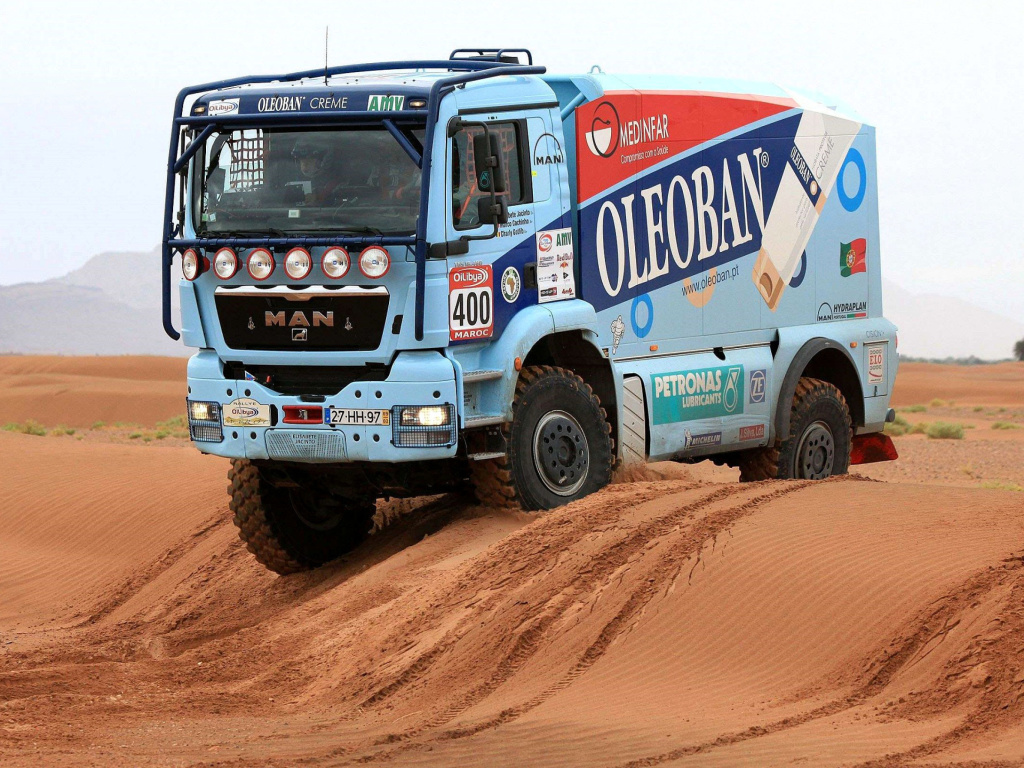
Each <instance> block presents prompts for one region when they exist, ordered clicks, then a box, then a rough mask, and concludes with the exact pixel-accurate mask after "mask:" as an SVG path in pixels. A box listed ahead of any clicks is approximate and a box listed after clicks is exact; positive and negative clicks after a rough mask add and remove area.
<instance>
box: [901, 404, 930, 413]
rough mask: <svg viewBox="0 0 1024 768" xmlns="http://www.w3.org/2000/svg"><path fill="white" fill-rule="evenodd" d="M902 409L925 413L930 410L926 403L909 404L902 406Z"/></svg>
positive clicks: (908, 411)
mask: <svg viewBox="0 0 1024 768" xmlns="http://www.w3.org/2000/svg"><path fill="white" fill-rule="evenodd" d="M900 410H901V411H904V412H906V413H924V412H925V411H927V410H928V407H927V406H924V405H907V406H904V407H903V408H900Z"/></svg>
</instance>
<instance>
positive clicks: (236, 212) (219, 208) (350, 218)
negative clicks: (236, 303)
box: [193, 127, 424, 235]
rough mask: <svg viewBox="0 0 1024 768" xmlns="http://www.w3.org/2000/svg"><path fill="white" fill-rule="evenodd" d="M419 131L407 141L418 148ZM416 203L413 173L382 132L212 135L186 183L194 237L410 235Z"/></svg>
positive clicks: (248, 130) (416, 182) (393, 142)
mask: <svg viewBox="0 0 1024 768" xmlns="http://www.w3.org/2000/svg"><path fill="white" fill-rule="evenodd" d="M423 133H424V131H423V130H422V129H417V130H413V131H410V132H409V133H408V134H407V135H409V136H411V137H412V138H413V139H414V140H413V142H412V143H413V144H414V145H415V144H416V143H419V144H420V146H422V143H423ZM419 204H420V169H419V168H417V167H416V163H414V162H413V160H412V158H411V157H409V155H408V154H407V153H406V152H405V150H403V149H402V147H401V146H400V145H399V144H398V142H397V141H396V140H395V138H394V137H393V136H392V135H391V134H390V133H389V132H388V131H387V130H386V129H384V128H382V127H381V128H376V127H374V128H345V129H340V130H316V131H296V130H283V129H281V130H274V129H267V128H245V129H242V128H240V129H237V130H234V131H231V132H230V133H229V132H224V133H214V134H211V135H210V138H208V139H207V141H206V145H205V147H203V149H202V150H201V151H200V153H199V155H198V157H197V162H196V176H195V177H194V179H193V210H194V211H195V212H196V219H195V222H194V224H195V228H196V232H197V233H198V234H200V235H206V234H216V233H235V234H249V233H259V234H263V233H271V234H273V233H275V232H317V231H321V232H322V231H345V232H365V233H373V234H376V233H380V234H387V235H390V234H396V235H401V234H411V233H413V232H414V231H415V230H416V217H417V214H418V213H419Z"/></svg>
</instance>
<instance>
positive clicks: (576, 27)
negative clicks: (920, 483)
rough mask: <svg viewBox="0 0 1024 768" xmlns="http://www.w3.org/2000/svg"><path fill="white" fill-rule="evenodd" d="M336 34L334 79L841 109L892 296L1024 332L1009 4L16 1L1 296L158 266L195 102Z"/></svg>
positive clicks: (1013, 8) (1019, 158) (1013, 32)
mask: <svg viewBox="0 0 1024 768" xmlns="http://www.w3.org/2000/svg"><path fill="white" fill-rule="evenodd" d="M158 8H159V10H158ZM488 8H489V9H491V10H490V11H489V13H490V16H489V17H488V11H487V10H485V9H488ZM502 8H504V9H505V10H500V9H502ZM328 25H329V26H330V30H331V35H330V38H331V46H330V59H331V63H332V64H343V63H352V62H361V61H373V60H386V59H399V58H446V57H447V54H448V53H449V52H450V50H451V49H452V48H455V47H465V46H470V45H479V44H487V45H495V44H503V45H508V46H513V45H517V46H527V47H529V48H531V49H532V50H533V52H534V56H535V57H536V59H537V60H538V63H541V64H544V65H546V66H547V67H548V69H549V71H556V72H585V71H586V70H587V69H588V68H589V67H590V66H591V65H592V64H600V65H601V67H602V68H603V69H604V70H605V71H606V72H611V73H616V72H621V73H625V72H661V73H677V74H693V75H706V76H721V77H738V78H745V79H757V80H771V81H775V82H778V83H780V84H784V85H789V86H793V87H798V88H807V89H812V90H816V91H821V92H824V93H829V94H834V95H836V96H837V97H839V98H840V99H842V100H843V101H845V102H846V103H848V104H850V105H851V106H853V107H854V108H856V109H857V110H858V111H859V112H860V114H861V115H863V116H864V117H865V119H866V120H867V122H869V123H873V124H874V125H876V126H877V139H878V156H879V186H880V199H881V225H882V232H881V236H882V260H883V268H884V270H885V274H886V276H887V277H888V278H890V279H892V280H894V281H896V282H898V283H900V284H902V285H903V286H904V287H906V288H908V289H910V290H912V291H914V292H918V293H921V292H934V293H942V294H948V295H955V296H960V297H962V298H965V299H968V300H970V301H974V302H976V303H979V304H983V305H985V306H987V307H989V308H991V309H994V310H997V311H1000V312H1002V313H1004V314H1007V315H1009V316H1011V317H1014V318H1015V319H1018V320H1024V237H1022V234H1021V227H1022V224H1024V203H1022V198H1021V197H1019V196H1018V194H1019V193H1018V190H1019V189H1020V180H1021V179H1022V178H1024V143H1022V141H1021V138H1022V133H1024V99H1022V97H1021V94H1022V92H1024V6H1022V5H1021V4H1020V3H1019V2H1010V1H1006V2H978V1H977V0H975V2H970V3H963V2H957V3H945V2H931V3H923V2H922V3H897V2H892V1H890V2H869V1H868V0H863V1H860V2H851V3H838V2H832V3H828V2H795V1H794V2H727V0H719V1H718V2H699V3H685V2H679V1H678V0H676V1H675V2H658V3H655V2H644V1H643V0H634V2H630V3H622V2H615V3H610V2H592V3H589V4H574V3H556V2H553V1H552V0H526V1H525V2H524V1H523V0H520V1H519V2H506V3H503V4H502V3H470V4H452V3H431V2H417V3H406V2H367V3H359V2H351V0H350V1H349V2H344V3H342V2H280V1H278V2H255V1H254V0H247V1H246V2H242V3H209V4H207V3H187V2H186V3H176V4H164V3H161V4H159V6H157V4H153V5H152V6H150V4H148V3H139V2H133V3H110V2H107V3H103V2H89V3H46V2H33V3H21V4H18V6H17V7H14V4H13V3H10V2H4V3H3V9H2V10H0V74H2V86H0V284H9V283H16V282H22V281H26V280H41V279H45V278H48V277H53V276H57V275H61V274H63V273H65V272H67V271H68V270H70V269H73V268H74V267H76V266H78V265H80V264H81V263H83V262H84V261H85V260H86V259H87V258H89V257H90V256H92V255H93V254H95V253H98V252H101V251H110V250H147V249H149V248H152V247H153V246H154V245H155V244H157V243H158V242H159V238H160V231H161V218H162V204H163V179H164V172H165V164H166V151H167V140H168V137H169V131H170V119H171V109H172V107H173V100H174V95H175V93H176V92H177V90H178V89H179V88H181V87H182V86H184V85H188V84H193V83H197V82H205V81H208V80H214V79H218V78H225V77H233V76H236V75H246V74H260V73H276V72H286V71H292V70H297V69H306V68H310V67H316V66H320V65H322V63H323V37H324V27H325V26H328ZM111 277H112V279H123V276H115V275H112V276H111Z"/></svg>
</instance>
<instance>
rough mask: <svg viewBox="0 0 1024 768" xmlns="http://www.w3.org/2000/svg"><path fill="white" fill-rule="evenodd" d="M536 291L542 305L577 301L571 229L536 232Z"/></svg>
mask: <svg viewBox="0 0 1024 768" xmlns="http://www.w3.org/2000/svg"><path fill="white" fill-rule="evenodd" d="M537 291H538V294H539V296H538V300H539V301H540V303H541V304H545V303H547V302H549V301H561V300H562V299H574V298H576V276H575V274H574V272H573V250H572V229H571V228H566V229H548V230H544V231H542V232H538V233H537Z"/></svg>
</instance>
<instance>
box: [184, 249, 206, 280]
mask: <svg viewBox="0 0 1024 768" xmlns="http://www.w3.org/2000/svg"><path fill="white" fill-rule="evenodd" d="M209 268H210V262H208V261H207V260H206V257H205V256H200V255H199V254H198V253H196V252H195V250H193V249H192V248H189V249H188V250H187V251H185V252H184V253H183V254H181V272H182V274H183V275H185V279H186V280H195V279H196V278H197V277H199V276H200V275H201V274H203V272H205V271H206V270H208V269H209Z"/></svg>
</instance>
